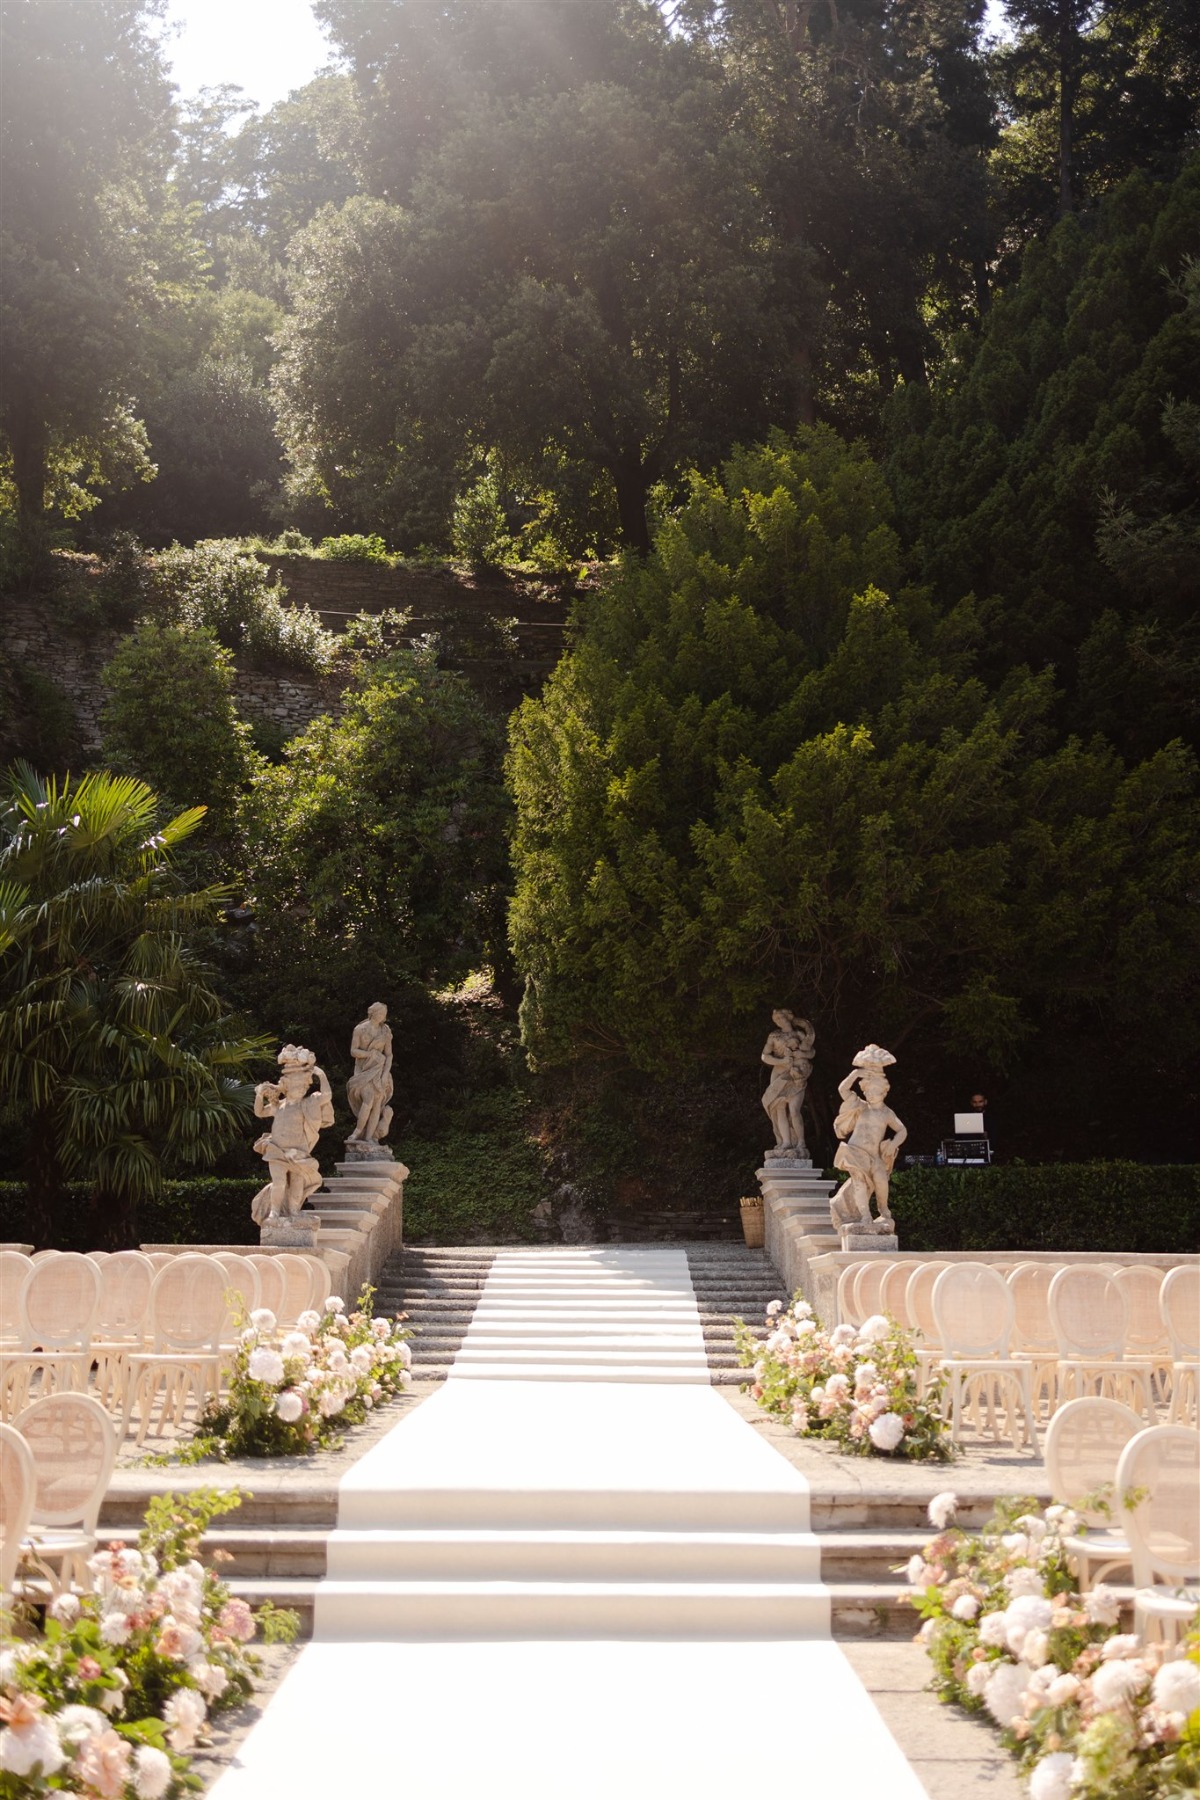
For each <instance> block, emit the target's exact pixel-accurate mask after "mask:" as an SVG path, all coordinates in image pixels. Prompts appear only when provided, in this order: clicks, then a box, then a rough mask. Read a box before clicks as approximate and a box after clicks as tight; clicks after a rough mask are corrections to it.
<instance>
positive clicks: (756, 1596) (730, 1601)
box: [316, 1578, 830, 1643]
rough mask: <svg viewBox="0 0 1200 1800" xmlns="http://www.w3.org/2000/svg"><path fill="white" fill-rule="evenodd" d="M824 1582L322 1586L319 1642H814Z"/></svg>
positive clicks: (822, 1615) (822, 1617) (821, 1621)
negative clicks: (672, 1638) (673, 1638)
mask: <svg viewBox="0 0 1200 1800" xmlns="http://www.w3.org/2000/svg"><path fill="white" fill-rule="evenodd" d="M829 1612H830V1608H829V1595H828V1592H827V1590H826V1589H825V1588H824V1587H823V1586H822V1585H821V1584H820V1583H819V1582H800V1581H797V1582H783V1581H779V1582H768V1581H762V1582H754V1583H733V1582H721V1583H707V1582H684V1581H680V1582H662V1581H644V1582H635V1581H619V1582H618V1581H600V1582H589V1581H541V1582H538V1581H494V1582H487V1583H484V1584H482V1585H477V1584H476V1583H474V1582H469V1581H463V1582H454V1581H379V1580H371V1581H348V1580H337V1579H332V1578H331V1579H328V1580H326V1581H323V1582H322V1583H321V1585H320V1588H319V1589H318V1591H317V1595H316V1617H317V1622H318V1625H319V1628H320V1632H321V1637H322V1639H323V1640H330V1639H333V1640H337V1639H341V1640H343V1641H350V1642H353V1643H358V1642H360V1641H370V1640H372V1639H377V1638H385V1639H392V1640H395V1639H396V1638H408V1637H416V1638H419V1637H436V1638H438V1639H445V1638H478V1637H493V1636H503V1637H505V1638H511V1637H538V1638H547V1637H549V1638H561V1637H611V1636H614V1635H619V1636H622V1637H625V1636H632V1637H642V1636H653V1637H659V1636H663V1635H671V1634H673V1633H680V1634H684V1633H686V1634H687V1635H689V1636H695V1637H703V1636H708V1635H711V1636H713V1637H715V1638H736V1637H744V1638H751V1639H760V1638H784V1637H786V1638H810V1637H821V1636H824V1635H825V1634H827V1632H828V1630H829Z"/></svg>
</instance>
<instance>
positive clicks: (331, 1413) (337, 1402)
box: [317, 1390, 346, 1419]
mask: <svg viewBox="0 0 1200 1800" xmlns="http://www.w3.org/2000/svg"><path fill="white" fill-rule="evenodd" d="M345 1405H346V1402H345V1401H344V1400H343V1399H342V1396H341V1395H340V1394H339V1393H337V1392H335V1391H333V1390H327V1391H326V1392H325V1393H323V1394H322V1395H321V1397H320V1399H319V1400H318V1401H317V1410H318V1412H319V1413H320V1415H321V1417H322V1418H323V1419H334V1418H336V1417H337V1415H338V1413H340V1412H342V1411H343V1410H344V1408H345Z"/></svg>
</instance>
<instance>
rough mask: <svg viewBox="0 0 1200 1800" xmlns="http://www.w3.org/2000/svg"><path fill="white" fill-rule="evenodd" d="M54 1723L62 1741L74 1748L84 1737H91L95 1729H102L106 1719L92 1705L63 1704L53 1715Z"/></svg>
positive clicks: (70, 1748) (104, 1726)
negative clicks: (58, 1711) (60, 1709)
mask: <svg viewBox="0 0 1200 1800" xmlns="http://www.w3.org/2000/svg"><path fill="white" fill-rule="evenodd" d="M54 1723H55V1725H56V1726H57V1727H58V1735H59V1737H60V1738H61V1739H62V1741H63V1743H64V1744H65V1745H66V1746H67V1748H68V1749H69V1750H74V1749H76V1748H77V1746H78V1745H80V1744H82V1742H83V1740H84V1738H87V1737H91V1736H92V1735H93V1733H95V1732H97V1731H104V1730H105V1729H106V1727H107V1724H108V1721H107V1720H106V1719H105V1717H104V1714H103V1713H102V1712H97V1710H96V1708H95V1707H94V1706H64V1707H63V1709H62V1711H61V1712H60V1713H56V1714H55V1715H54Z"/></svg>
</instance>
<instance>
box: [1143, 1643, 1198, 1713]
mask: <svg viewBox="0 0 1200 1800" xmlns="http://www.w3.org/2000/svg"><path fill="white" fill-rule="evenodd" d="M1154 1704H1155V1705H1156V1706H1161V1707H1162V1709H1163V1711H1164V1712H1169V1713H1182V1714H1183V1716H1184V1718H1185V1719H1190V1718H1191V1716H1192V1714H1193V1713H1194V1712H1195V1711H1196V1708H1197V1707H1200V1669H1198V1668H1197V1667H1196V1665H1195V1663H1194V1662H1189V1661H1187V1659H1186V1658H1182V1659H1180V1661H1178V1662H1168V1663H1164V1664H1163V1666H1162V1668H1161V1669H1160V1670H1159V1671H1158V1674H1157V1675H1156V1676H1155V1677H1154Z"/></svg>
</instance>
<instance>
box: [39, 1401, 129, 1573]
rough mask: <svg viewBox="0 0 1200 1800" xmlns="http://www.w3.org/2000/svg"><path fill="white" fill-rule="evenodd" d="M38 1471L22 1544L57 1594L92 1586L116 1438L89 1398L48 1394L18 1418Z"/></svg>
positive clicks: (109, 1420)
mask: <svg viewBox="0 0 1200 1800" xmlns="http://www.w3.org/2000/svg"><path fill="white" fill-rule="evenodd" d="M17 1430H18V1431H19V1432H20V1434H21V1436H22V1437H23V1438H24V1439H25V1442H26V1444H27V1445H28V1446H29V1451H30V1455H31V1456H32V1458H33V1464H34V1468H35V1470H36V1472H37V1493H36V1497H35V1499H34V1504H33V1516H32V1518H31V1520H30V1523H29V1525H28V1527H27V1531H26V1538H25V1542H26V1544H27V1545H28V1546H31V1547H32V1549H33V1552H34V1554H35V1555H36V1556H37V1558H38V1560H39V1562H41V1563H42V1565H43V1566H44V1567H45V1568H46V1569H47V1570H48V1572H49V1573H50V1580H51V1587H52V1589H54V1590H55V1591H61V1590H62V1589H64V1588H67V1587H69V1586H70V1585H71V1583H72V1582H74V1583H75V1584H76V1585H77V1586H79V1587H85V1588H86V1587H90V1586H91V1580H90V1576H89V1572H88V1566H87V1565H88V1559H89V1557H91V1556H92V1555H93V1553H94V1552H95V1548H96V1521H97V1519H98V1518H99V1516H100V1502H101V1501H102V1500H103V1498H104V1496H105V1494H106V1493H107V1491H108V1484H109V1481H110V1479H111V1477H112V1471H113V1463H114V1462H115V1461H116V1455H117V1439H116V1433H115V1432H114V1430H113V1423H112V1420H111V1419H110V1418H109V1416H108V1414H107V1413H106V1412H105V1410H104V1408H103V1407H102V1406H101V1404H100V1402H99V1401H98V1400H93V1399H92V1397H91V1395H90V1394H49V1395H47V1396H46V1398H45V1399H43V1400H35V1401H34V1402H33V1404H32V1405H31V1406H27V1407H26V1409H25V1411H24V1412H23V1413H22V1414H21V1416H20V1418H19V1419H18V1420H17Z"/></svg>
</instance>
